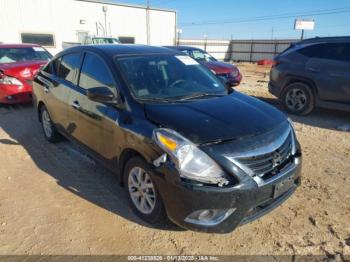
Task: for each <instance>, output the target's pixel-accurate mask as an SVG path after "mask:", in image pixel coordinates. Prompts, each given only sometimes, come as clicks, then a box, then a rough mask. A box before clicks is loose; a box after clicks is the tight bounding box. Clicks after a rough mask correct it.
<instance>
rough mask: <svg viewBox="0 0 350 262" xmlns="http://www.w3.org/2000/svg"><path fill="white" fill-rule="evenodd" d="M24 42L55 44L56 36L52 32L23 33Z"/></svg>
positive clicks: (44, 44) (45, 44)
mask: <svg viewBox="0 0 350 262" xmlns="http://www.w3.org/2000/svg"><path fill="white" fill-rule="evenodd" d="M21 38H22V43H26V44H38V45H42V46H48V47H49V46H55V41H54V36H53V35H52V34H32V33H22V34H21Z"/></svg>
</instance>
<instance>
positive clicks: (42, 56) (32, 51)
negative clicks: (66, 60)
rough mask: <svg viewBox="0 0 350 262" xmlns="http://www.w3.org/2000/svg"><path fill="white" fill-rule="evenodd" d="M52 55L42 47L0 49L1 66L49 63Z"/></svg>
mask: <svg viewBox="0 0 350 262" xmlns="http://www.w3.org/2000/svg"><path fill="white" fill-rule="evenodd" d="M51 57H52V55H51V54H50V53H49V52H47V51H46V50H45V49H44V48H42V47H25V48H0V64H4V63H16V62H25V61H48V60H50V58H51Z"/></svg>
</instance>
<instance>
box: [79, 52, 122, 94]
mask: <svg viewBox="0 0 350 262" xmlns="http://www.w3.org/2000/svg"><path fill="white" fill-rule="evenodd" d="M79 86H80V87H82V88H84V89H89V88H93V87H108V88H111V89H113V88H115V84H114V79H113V77H112V76H111V74H110V71H109V69H108V67H107V65H106V64H105V63H104V61H103V60H102V59H101V58H100V57H98V56H97V55H94V54H91V53H86V55H85V57H84V61H83V66H82V68H81V72H80V76H79Z"/></svg>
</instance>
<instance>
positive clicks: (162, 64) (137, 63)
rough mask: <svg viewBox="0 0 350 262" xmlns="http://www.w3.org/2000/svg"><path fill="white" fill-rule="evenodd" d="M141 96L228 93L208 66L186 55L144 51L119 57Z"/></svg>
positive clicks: (190, 96) (160, 97)
mask: <svg viewBox="0 0 350 262" xmlns="http://www.w3.org/2000/svg"><path fill="white" fill-rule="evenodd" d="M116 62H117V64H118V65H119V67H120V69H121V71H122V73H123V75H124V76H125V78H126V80H127V82H128V84H129V87H130V89H131V91H132V93H133V94H134V96H135V97H136V98H138V99H146V100H158V101H161V100H163V101H164V102H166V101H167V100H172V101H173V100H187V99H199V98H204V97H212V96H221V95H225V94H227V92H228V91H227V90H226V88H225V87H224V85H223V84H222V83H221V82H220V81H219V79H218V78H216V76H215V75H214V74H213V73H211V72H210V71H209V70H208V69H206V68H205V67H203V66H201V65H200V64H199V63H197V62H196V61H195V60H194V59H192V58H191V57H189V56H185V55H177V56H174V55H144V56H128V57H123V58H117V59H116Z"/></svg>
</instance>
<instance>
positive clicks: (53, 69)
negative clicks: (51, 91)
mask: <svg viewBox="0 0 350 262" xmlns="http://www.w3.org/2000/svg"><path fill="white" fill-rule="evenodd" d="M60 63H61V57H59V58H56V59H55V60H53V61H51V62H50V63H48V64H47V65H46V66H45V67H44V69H43V71H44V72H46V73H48V74H50V75H56V76H57V72H58V67H59V65H60Z"/></svg>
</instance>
